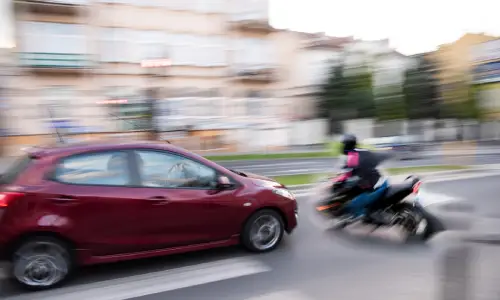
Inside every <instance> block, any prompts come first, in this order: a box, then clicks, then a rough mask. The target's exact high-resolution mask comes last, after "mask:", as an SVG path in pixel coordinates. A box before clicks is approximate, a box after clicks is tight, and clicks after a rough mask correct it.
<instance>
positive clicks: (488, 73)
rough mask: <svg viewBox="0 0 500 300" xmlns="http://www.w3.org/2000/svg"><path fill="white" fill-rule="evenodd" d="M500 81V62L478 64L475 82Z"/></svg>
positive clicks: (475, 71)
mask: <svg viewBox="0 0 500 300" xmlns="http://www.w3.org/2000/svg"><path fill="white" fill-rule="evenodd" d="M499 81H500V62H491V63H486V64H481V65H478V66H476V68H475V70H474V83H476V84H480V83H490V82H499Z"/></svg>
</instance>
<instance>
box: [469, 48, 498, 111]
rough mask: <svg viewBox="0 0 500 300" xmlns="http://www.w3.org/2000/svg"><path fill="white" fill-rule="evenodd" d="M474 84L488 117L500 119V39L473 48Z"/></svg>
mask: <svg viewBox="0 0 500 300" xmlns="http://www.w3.org/2000/svg"><path fill="white" fill-rule="evenodd" d="M471 54H472V56H473V64H474V72H473V82H474V85H475V87H476V95H477V97H478V100H479V102H480V104H481V107H482V110H483V113H484V115H485V116H486V117H489V118H492V119H496V120H498V118H499V117H500V39H494V40H490V41H487V42H484V43H480V44H477V45H475V46H474V47H473V49H472V51H471Z"/></svg>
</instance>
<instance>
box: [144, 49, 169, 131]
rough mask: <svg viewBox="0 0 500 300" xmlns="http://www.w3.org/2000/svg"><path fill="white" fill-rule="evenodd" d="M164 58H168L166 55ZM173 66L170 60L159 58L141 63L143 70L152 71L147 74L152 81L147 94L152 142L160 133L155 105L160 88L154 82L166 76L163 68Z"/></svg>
mask: <svg viewBox="0 0 500 300" xmlns="http://www.w3.org/2000/svg"><path fill="white" fill-rule="evenodd" d="M164 57H168V56H167V55H165V56H164ZM171 65H172V62H171V60H170V59H168V58H157V59H146V60H143V61H141V68H144V69H146V70H151V71H150V72H148V73H147V74H149V76H150V79H151V86H150V88H148V89H147V93H146V101H147V106H148V116H149V118H148V129H149V131H150V138H151V139H152V140H158V138H159V136H158V132H159V128H158V126H157V119H158V118H157V117H158V116H157V115H156V113H157V109H156V105H155V101H157V100H158V98H159V96H160V95H159V94H160V93H159V88H158V87H155V86H154V80H155V78H157V77H162V76H164V75H165V74H163V72H161V71H162V70H164V69H163V68H167V67H169V66H171Z"/></svg>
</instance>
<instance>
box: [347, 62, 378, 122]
mask: <svg viewBox="0 0 500 300" xmlns="http://www.w3.org/2000/svg"><path fill="white" fill-rule="evenodd" d="M346 81H347V99H348V101H349V104H348V107H349V109H350V110H352V111H353V112H354V117H355V118H370V117H373V116H374V114H375V105H374V95H373V76H372V74H371V73H370V72H368V71H366V70H365V71H362V72H356V73H354V74H352V75H350V76H348V77H346Z"/></svg>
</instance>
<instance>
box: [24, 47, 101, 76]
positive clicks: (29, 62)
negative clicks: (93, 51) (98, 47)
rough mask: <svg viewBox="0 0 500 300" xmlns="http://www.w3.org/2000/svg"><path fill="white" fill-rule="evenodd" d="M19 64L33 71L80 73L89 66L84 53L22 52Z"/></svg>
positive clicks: (87, 57)
mask: <svg viewBox="0 0 500 300" xmlns="http://www.w3.org/2000/svg"><path fill="white" fill-rule="evenodd" d="M19 64H20V65H21V66H22V67H25V68H29V69H31V70H33V71H37V72H40V71H46V72H63V73H80V72H84V71H85V70H87V69H89V68H90V67H91V60H90V59H89V56H88V55H86V54H66V53H41V52H23V53H20V54H19Z"/></svg>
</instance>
